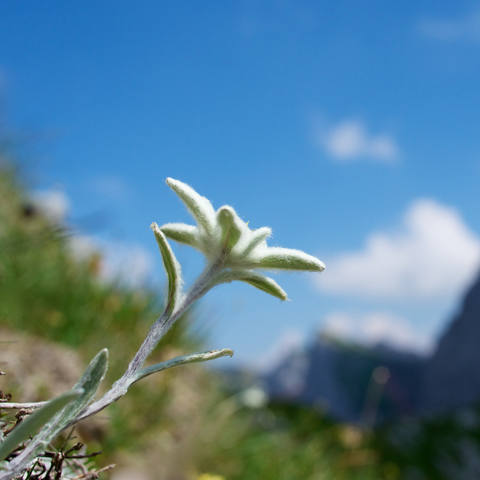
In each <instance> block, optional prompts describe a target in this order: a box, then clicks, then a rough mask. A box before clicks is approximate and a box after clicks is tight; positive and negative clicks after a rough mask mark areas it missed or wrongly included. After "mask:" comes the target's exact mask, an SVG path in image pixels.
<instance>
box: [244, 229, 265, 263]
mask: <svg viewBox="0 0 480 480" xmlns="http://www.w3.org/2000/svg"><path fill="white" fill-rule="evenodd" d="M271 234H272V229H271V228H269V227H262V228H257V229H256V230H253V231H251V233H250V239H249V241H248V243H247V244H246V246H245V249H244V250H243V252H242V256H244V257H246V256H247V255H248V254H250V252H251V251H252V250H253V249H254V248H255V247H257V246H258V245H260V244H261V243H262V242H263V241H264V240H266V239H267V238H268V237H269V236H270V235H271Z"/></svg>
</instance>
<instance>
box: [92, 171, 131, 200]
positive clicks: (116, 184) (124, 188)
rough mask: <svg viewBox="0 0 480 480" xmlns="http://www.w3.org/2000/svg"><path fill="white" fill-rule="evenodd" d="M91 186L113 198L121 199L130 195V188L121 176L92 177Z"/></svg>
mask: <svg viewBox="0 0 480 480" xmlns="http://www.w3.org/2000/svg"><path fill="white" fill-rule="evenodd" d="M91 184H92V187H93V188H94V189H95V190H96V191H97V192H99V193H101V194H102V195H105V196H107V197H109V198H111V199H113V200H123V199H125V198H128V197H130V196H131V193H132V192H131V189H130V187H129V186H128V184H127V183H126V182H125V181H124V180H123V179H121V178H119V177H117V176H114V175H103V176H98V177H95V178H93V179H92V181H91Z"/></svg>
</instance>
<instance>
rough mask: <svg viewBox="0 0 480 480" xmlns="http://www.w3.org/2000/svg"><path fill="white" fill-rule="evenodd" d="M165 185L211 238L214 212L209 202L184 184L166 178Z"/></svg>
mask: <svg viewBox="0 0 480 480" xmlns="http://www.w3.org/2000/svg"><path fill="white" fill-rule="evenodd" d="M166 182H167V185H168V186H169V187H170V188H172V190H173V191H174V192H175V193H176V194H177V195H178V196H179V197H180V198H181V200H182V201H183V203H184V204H185V205H186V207H187V208H188V210H189V211H190V213H191V214H192V215H193V217H194V218H195V220H196V222H197V224H198V226H199V227H202V229H203V230H204V231H205V232H206V233H207V235H208V236H209V237H212V235H213V230H214V227H215V210H214V209H213V207H212V204H211V203H210V201H209V200H208V199H207V198H205V197H202V196H201V195H200V194H198V193H197V192H196V191H195V190H194V189H193V188H192V187H190V186H189V185H187V184H186V183H183V182H180V181H179V180H174V179H173V178H167V180H166Z"/></svg>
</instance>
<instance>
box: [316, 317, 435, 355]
mask: <svg viewBox="0 0 480 480" xmlns="http://www.w3.org/2000/svg"><path fill="white" fill-rule="evenodd" d="M323 333H325V334H327V335H329V336H332V337H334V338H340V339H343V340H348V341H351V342H354V343H359V344H362V345H366V346H374V345H379V344H384V345H388V346H390V347H393V348H396V349H398V350H402V351H413V352H417V353H422V354H427V353H430V352H431V350H432V348H433V344H434V342H433V339H432V338H430V337H428V336H427V335H424V334H422V333H420V332H419V331H418V330H417V329H415V328H414V327H413V326H412V325H411V324H410V323H409V322H408V321H407V320H406V319H405V318H403V317H400V316H399V315H396V314H393V313H391V312H384V311H377V312H367V313H361V314H351V313H345V312H332V313H330V314H328V315H327V317H326V319H325V324H324V327H323Z"/></svg>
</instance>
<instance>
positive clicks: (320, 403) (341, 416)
mask: <svg viewBox="0 0 480 480" xmlns="http://www.w3.org/2000/svg"><path fill="white" fill-rule="evenodd" d="M425 363H426V359H425V358H424V357H420V356H417V355H414V354H412V353H405V352H399V351H395V350H393V349H391V348H389V347H388V346H385V345H378V346H376V347H374V348H368V347H361V346H358V345H351V344H345V343H341V342H339V341H336V340H334V339H331V338H327V337H322V336H321V337H320V338H319V339H318V340H317V341H316V342H315V343H314V344H313V345H311V346H310V347H308V348H306V349H305V350H303V351H298V352H295V353H293V354H292V355H291V356H290V357H288V358H286V359H285V360H284V361H283V362H282V364H280V365H279V366H278V367H277V368H276V369H275V370H273V371H272V372H270V373H268V374H266V375H264V376H263V377H262V381H263V385H264V388H265V390H266V392H267V393H268V395H269V396H270V399H271V400H273V401H276V402H294V403H297V404H302V405H310V406H315V407H317V408H320V409H323V410H325V411H326V412H328V414H329V415H330V416H332V417H334V418H335V419H337V420H341V421H348V422H356V423H363V424H371V423H373V422H375V421H384V420H387V419H391V418H394V417H396V416H399V415H408V414H412V413H414V412H415V411H416V410H417V406H418V402H419V398H418V392H419V391H420V385H421V382H422V377H423V370H424V367H425Z"/></svg>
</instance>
